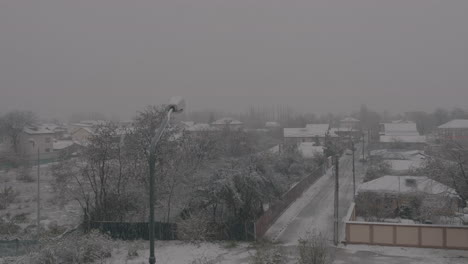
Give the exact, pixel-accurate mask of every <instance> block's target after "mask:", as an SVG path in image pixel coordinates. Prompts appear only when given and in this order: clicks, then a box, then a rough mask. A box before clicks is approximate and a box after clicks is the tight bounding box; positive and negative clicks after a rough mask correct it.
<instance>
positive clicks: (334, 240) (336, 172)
mask: <svg viewBox="0 0 468 264" xmlns="http://www.w3.org/2000/svg"><path fill="white" fill-rule="evenodd" d="M339 161H340V158H339V156H338V155H335V213H334V216H335V217H334V220H335V222H334V228H333V231H334V236H333V242H334V243H335V245H336V246H337V245H338V239H339V238H338V233H339V232H338V217H339V216H338V207H339V196H338V192H339V188H340V187H339V186H340V185H339V168H340V165H339Z"/></svg>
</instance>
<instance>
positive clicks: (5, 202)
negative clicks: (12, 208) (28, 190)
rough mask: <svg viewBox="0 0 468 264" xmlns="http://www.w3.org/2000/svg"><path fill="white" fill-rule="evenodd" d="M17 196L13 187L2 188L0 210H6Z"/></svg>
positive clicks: (0, 191)
mask: <svg viewBox="0 0 468 264" xmlns="http://www.w3.org/2000/svg"><path fill="white" fill-rule="evenodd" d="M18 195H19V193H18V192H16V191H15V190H13V187H11V186H8V187H7V186H4V187H3V190H0V210H3V209H6V208H7V207H8V206H9V205H10V204H11V203H12V202H13V201H15V199H16V197H17V196H18Z"/></svg>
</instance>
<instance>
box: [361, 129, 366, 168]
mask: <svg viewBox="0 0 468 264" xmlns="http://www.w3.org/2000/svg"><path fill="white" fill-rule="evenodd" d="M365 141H366V137H365V135H364V131H363V132H362V160H363V161H364V160H365V156H364V154H365V152H364V151H365V149H366V148H365V145H366V143H365Z"/></svg>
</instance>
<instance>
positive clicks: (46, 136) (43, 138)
mask: <svg viewBox="0 0 468 264" xmlns="http://www.w3.org/2000/svg"><path fill="white" fill-rule="evenodd" d="M54 135H55V132H54V131H53V130H52V129H49V128H47V127H44V126H40V125H37V126H27V127H25V128H24V129H23V131H22V132H21V134H20V136H19V140H18V143H19V144H18V148H19V153H20V154H21V155H23V156H25V157H26V158H28V159H36V158H37V154H38V151H39V155H40V159H51V158H54V153H53V151H54V147H53V141H54Z"/></svg>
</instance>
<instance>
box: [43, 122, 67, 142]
mask: <svg viewBox="0 0 468 264" xmlns="http://www.w3.org/2000/svg"><path fill="white" fill-rule="evenodd" d="M41 126H42V127H44V128H47V129H49V130H52V131H53V132H54V138H55V139H63V138H64V137H65V136H66V134H67V132H68V130H67V128H66V127H65V126H63V125H58V124H53V123H47V124H42V125H41Z"/></svg>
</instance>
